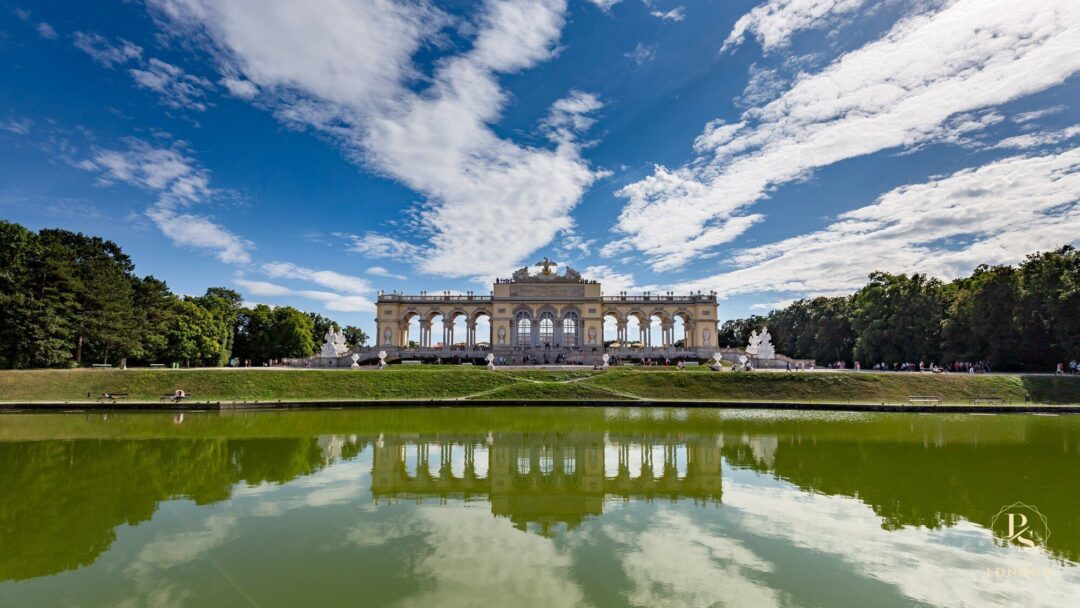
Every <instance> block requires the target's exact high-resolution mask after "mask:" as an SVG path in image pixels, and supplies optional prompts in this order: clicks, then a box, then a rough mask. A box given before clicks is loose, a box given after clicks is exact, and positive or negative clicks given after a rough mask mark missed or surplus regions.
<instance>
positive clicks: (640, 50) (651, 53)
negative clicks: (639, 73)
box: [623, 42, 657, 65]
mask: <svg viewBox="0 0 1080 608" xmlns="http://www.w3.org/2000/svg"><path fill="white" fill-rule="evenodd" d="M656 49H657V45H655V44H649V45H645V44H642V43H640V42H639V43H637V46H635V47H634V50H632V51H629V52H627V53H624V54H623V57H626V58H627V59H629V60H631V61H633V62H634V63H636V64H638V65H644V64H646V63H648V62H650V61H652V60H653V59H656Z"/></svg>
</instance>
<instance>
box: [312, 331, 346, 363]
mask: <svg viewBox="0 0 1080 608" xmlns="http://www.w3.org/2000/svg"><path fill="white" fill-rule="evenodd" d="M348 350H349V347H348V346H346V345H345V332H343V331H341V330H337V331H334V329H333V328H331V329H328V330H326V335H325V336H323V345H322V350H321V351H319V356H320V357H340V356H342V355H344V354H345V353H346V352H348Z"/></svg>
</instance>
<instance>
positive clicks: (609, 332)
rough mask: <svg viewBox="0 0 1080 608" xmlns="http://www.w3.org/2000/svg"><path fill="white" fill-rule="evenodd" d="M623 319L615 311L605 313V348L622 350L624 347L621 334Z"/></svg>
mask: <svg viewBox="0 0 1080 608" xmlns="http://www.w3.org/2000/svg"><path fill="white" fill-rule="evenodd" d="M620 321H621V319H620V318H619V315H617V314H615V312H614V311H608V312H605V313H604V346H612V347H616V348H620V347H622V346H623V344H622V342H621V339H622V335H621V334H620V332H619V325H620Z"/></svg>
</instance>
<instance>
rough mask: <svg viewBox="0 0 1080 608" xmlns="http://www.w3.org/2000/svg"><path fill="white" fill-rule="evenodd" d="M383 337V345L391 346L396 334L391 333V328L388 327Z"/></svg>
mask: <svg viewBox="0 0 1080 608" xmlns="http://www.w3.org/2000/svg"><path fill="white" fill-rule="evenodd" d="M382 335H383V344H390V338H391V337H393V335H394V332H393V331H391V330H390V328H389V327H387V328H386V329H384V330H383V332H382Z"/></svg>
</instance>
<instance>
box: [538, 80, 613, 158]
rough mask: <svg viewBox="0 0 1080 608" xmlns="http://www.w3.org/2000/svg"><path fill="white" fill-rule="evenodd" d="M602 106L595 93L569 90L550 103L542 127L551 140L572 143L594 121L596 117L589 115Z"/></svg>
mask: <svg viewBox="0 0 1080 608" xmlns="http://www.w3.org/2000/svg"><path fill="white" fill-rule="evenodd" d="M602 107H604V104H603V103H601V102H600V99H599V98H597V97H596V95H593V94H592V93H585V92H583V91H570V94H569V95H568V96H567V97H564V98H562V99H560V100H558V101H556V102H555V103H553V104H551V109H550V111H549V112H548V115H547V118H545V119H544V121H543V123H542V127H543V128H544V129H545V130H546V131H547V133H548V137H549V138H550V139H551V140H552V141H554V142H556V143H559V144H566V145H573V142H574V141H575V140H576V139H577V137H578V135H579V134H581V133H583V132H585V131H587V130H588V129H589V127H591V126H593V124H594V123H595V122H596V119H595V118H593V117H592V116H590V115H591V114H592V113H594V112H596V111H597V110H599V109H600V108H602Z"/></svg>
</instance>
